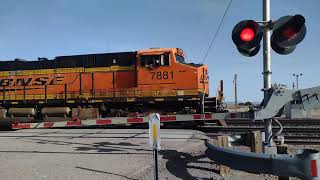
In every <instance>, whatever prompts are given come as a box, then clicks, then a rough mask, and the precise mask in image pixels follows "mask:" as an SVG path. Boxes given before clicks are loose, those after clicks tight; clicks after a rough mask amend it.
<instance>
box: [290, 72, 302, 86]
mask: <svg viewBox="0 0 320 180" xmlns="http://www.w3.org/2000/svg"><path fill="white" fill-rule="evenodd" d="M302 75H303V74H292V76H295V77H296V86H297V89H299V76H302Z"/></svg>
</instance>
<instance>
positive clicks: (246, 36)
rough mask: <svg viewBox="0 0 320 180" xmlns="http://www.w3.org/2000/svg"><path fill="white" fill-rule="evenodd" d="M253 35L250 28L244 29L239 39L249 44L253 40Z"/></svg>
mask: <svg viewBox="0 0 320 180" xmlns="http://www.w3.org/2000/svg"><path fill="white" fill-rule="evenodd" d="M254 36H255V33H254V30H253V29H251V28H244V29H243V30H242V31H241V33H240V39H241V40H242V41H245V42H249V41H251V40H252V39H254Z"/></svg>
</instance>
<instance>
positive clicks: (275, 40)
mask: <svg viewBox="0 0 320 180" xmlns="http://www.w3.org/2000/svg"><path fill="white" fill-rule="evenodd" d="M272 30H273V33H272V36H271V47H272V49H273V50H274V51H275V52H277V53H278V54H282V55H285V54H289V53H292V52H293V51H294V50H295V48H296V46H297V44H299V43H300V42H301V41H302V40H303V39H304V37H305V35H306V32H307V30H306V26H305V18H304V17H303V16H302V15H300V14H297V15H295V16H283V17H281V18H280V19H278V20H277V21H276V22H275V23H274V24H273V28H272Z"/></svg>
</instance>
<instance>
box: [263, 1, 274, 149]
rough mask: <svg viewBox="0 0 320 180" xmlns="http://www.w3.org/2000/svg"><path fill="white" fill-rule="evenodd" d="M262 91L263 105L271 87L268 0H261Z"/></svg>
mask: <svg viewBox="0 0 320 180" xmlns="http://www.w3.org/2000/svg"><path fill="white" fill-rule="evenodd" d="M263 22H264V24H265V25H264V27H263V84H264V86H263V91H264V103H263V104H264V105H266V104H265V103H266V102H265V101H266V100H267V99H268V98H269V96H270V94H269V91H268V90H269V89H270V88H271V48H270V47H271V45H270V34H271V32H270V29H269V27H270V26H269V25H270V0H263ZM264 121H265V142H266V143H270V142H269V138H270V137H271V135H272V119H265V120H264Z"/></svg>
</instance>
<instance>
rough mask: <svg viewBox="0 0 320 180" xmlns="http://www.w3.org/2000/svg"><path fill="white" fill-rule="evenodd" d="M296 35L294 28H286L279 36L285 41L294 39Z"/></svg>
mask: <svg viewBox="0 0 320 180" xmlns="http://www.w3.org/2000/svg"><path fill="white" fill-rule="evenodd" d="M296 34H297V31H296V29H295V28H294V27H291V26H288V27H286V28H285V29H283V30H282V32H281V35H282V36H284V37H285V38H287V39H290V38H292V37H294V36H295V35H296Z"/></svg>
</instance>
